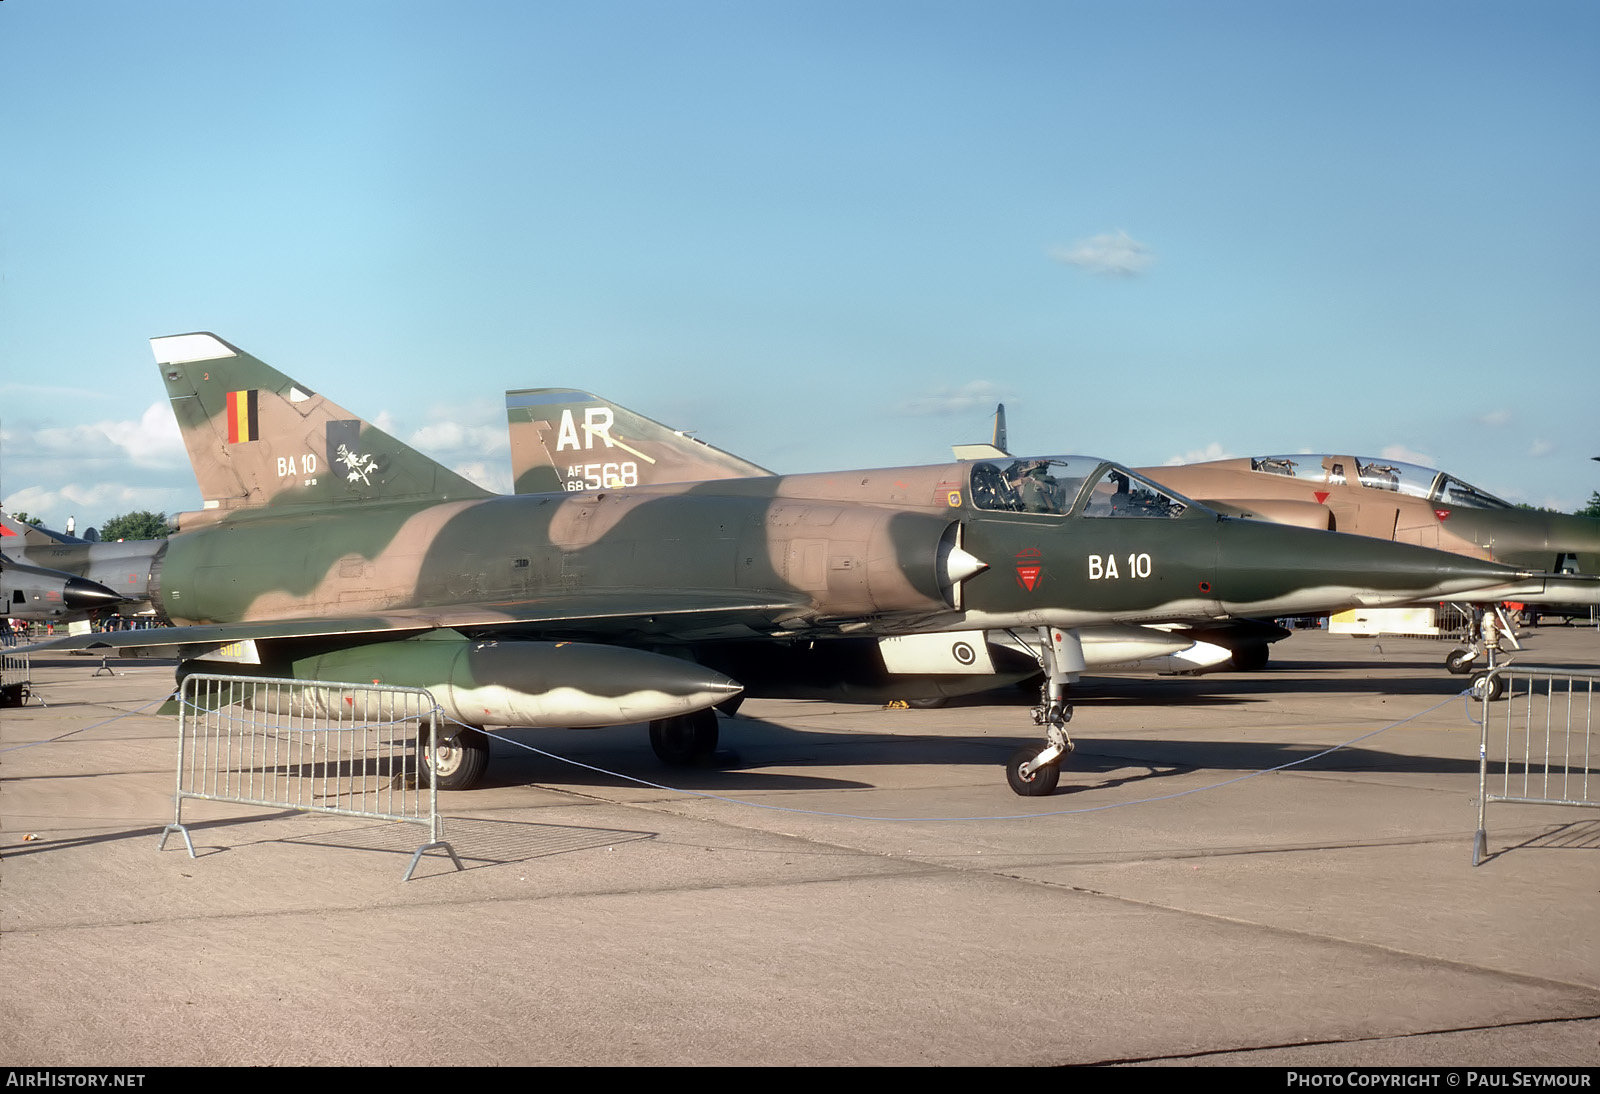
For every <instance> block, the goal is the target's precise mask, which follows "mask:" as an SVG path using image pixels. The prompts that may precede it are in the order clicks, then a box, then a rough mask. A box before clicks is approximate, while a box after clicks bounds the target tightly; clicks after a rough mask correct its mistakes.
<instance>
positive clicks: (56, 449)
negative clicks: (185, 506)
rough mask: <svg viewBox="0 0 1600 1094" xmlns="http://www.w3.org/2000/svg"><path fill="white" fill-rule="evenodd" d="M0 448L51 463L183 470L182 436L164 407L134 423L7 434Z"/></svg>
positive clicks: (155, 407) (153, 405)
mask: <svg viewBox="0 0 1600 1094" xmlns="http://www.w3.org/2000/svg"><path fill="white" fill-rule="evenodd" d="M4 443H5V445H6V447H7V449H8V451H9V452H11V453H16V452H18V451H19V450H21V451H24V452H27V453H28V454H29V455H30V456H34V457H40V458H45V459H51V460H104V459H115V460H119V461H121V462H125V463H127V464H131V465H133V466H134V467H152V468H170V467H183V466H188V458H187V456H186V455H185V453H184V449H183V435H182V434H181V433H180V432H179V431H178V423H177V421H176V420H175V419H174V418H173V416H172V408H171V407H170V406H168V405H167V404H166V403H164V402H160V403H151V404H150V406H149V407H148V408H147V409H146V410H145V412H144V413H143V414H142V415H141V416H140V417H139V420H138V421H129V420H127V419H123V420H121V421H103V422H95V423H94V424H93V425H71V426H46V427H44V428H42V429H23V430H18V431H12V430H7V431H6V432H5V435H4Z"/></svg>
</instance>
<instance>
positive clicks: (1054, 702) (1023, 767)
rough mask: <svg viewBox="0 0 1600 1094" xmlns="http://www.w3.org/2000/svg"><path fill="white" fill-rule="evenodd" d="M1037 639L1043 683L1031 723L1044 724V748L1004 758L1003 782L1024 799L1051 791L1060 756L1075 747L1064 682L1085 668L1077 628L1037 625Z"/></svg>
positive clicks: (1065, 683) (1058, 767) (1057, 773)
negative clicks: (1004, 779) (1068, 724)
mask: <svg viewBox="0 0 1600 1094" xmlns="http://www.w3.org/2000/svg"><path fill="white" fill-rule="evenodd" d="M1039 640H1040V649H1039V666H1040V668H1042V669H1044V676H1045V683H1044V686H1043V687H1041V688H1040V689H1039V705H1038V706H1036V707H1034V708H1033V724H1034V725H1036V726H1044V727H1045V743H1044V747H1043V748H1042V749H1040V748H1033V747H1031V746H1030V747H1027V748H1019V749H1018V750H1017V751H1015V752H1013V753H1012V754H1011V759H1009V760H1007V761H1006V782H1008V783H1010V784H1011V789H1012V790H1013V791H1014V792H1016V793H1017V794H1020V795H1022V796H1023V797H1025V798H1042V797H1044V796H1045V795H1047V794H1051V793H1054V791H1055V788H1056V783H1057V782H1059V781H1060V779H1061V758H1062V757H1063V756H1065V755H1066V754H1067V753H1069V752H1071V751H1072V750H1073V749H1074V748H1075V747H1076V746H1075V745H1074V744H1073V743H1072V737H1071V736H1070V735H1069V734H1068V733H1067V723H1068V722H1070V721H1072V707H1071V705H1070V704H1068V702H1067V685H1068V684H1070V683H1071V682H1072V681H1073V680H1074V679H1076V678H1077V675H1078V673H1080V672H1082V671H1083V668H1084V660H1083V644H1082V642H1081V641H1080V640H1079V638H1078V634H1077V632H1076V631H1065V630H1058V629H1056V628H1054V627H1040V628H1039Z"/></svg>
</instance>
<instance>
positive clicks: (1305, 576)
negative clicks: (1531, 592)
mask: <svg viewBox="0 0 1600 1094" xmlns="http://www.w3.org/2000/svg"><path fill="white" fill-rule="evenodd" d="M1217 548H1218V550H1217V583H1216V584H1217V594H1218V598H1219V599H1221V600H1222V601H1224V602H1225V603H1227V604H1229V605H1231V606H1236V608H1237V609H1242V610H1248V611H1251V612H1258V613H1261V614H1268V613H1270V614H1283V613H1286V612H1290V611H1306V612H1324V611H1343V610H1345V609H1347V608H1353V607H1375V606H1379V605H1384V604H1406V603H1411V602H1414V601H1420V600H1427V599H1429V598H1430V597H1435V596H1446V595H1449V594H1451V593H1458V592H1470V591H1472V590H1474V589H1487V588H1491V587H1493V586H1496V585H1502V584H1505V583H1506V582H1509V581H1513V580H1515V579H1516V578H1517V576H1518V573H1519V571H1517V570H1516V569H1514V568H1512V567H1510V566H1502V565H1500V564H1498V563H1494V562H1485V561H1483V560H1480V559H1475V558H1469V557H1467V556H1465V555H1453V554H1449V553H1447V552H1444V551H1434V550H1430V549H1428V548H1426V547H1414V546H1411V545H1410V544H1405V543H1393V542H1391V541H1389V540H1383V539H1373V538H1370V537H1367V536H1355V535H1347V534H1340V533H1337V532H1319V531H1313V530H1310V529H1305V528H1293V527H1287V526H1283V525H1271V524H1264V523H1259V522H1255V521H1243V520H1227V519H1225V520H1224V521H1223V522H1222V528H1221V529H1220V530H1219V536H1218V543H1217Z"/></svg>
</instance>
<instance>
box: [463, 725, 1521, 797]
mask: <svg viewBox="0 0 1600 1094" xmlns="http://www.w3.org/2000/svg"><path fill="white" fill-rule="evenodd" d="M919 713H920V712H916V711H904V712H888V711H886V712H885V716H886V717H890V716H894V717H896V721H894V722H893V723H891V724H888V725H887V726H886V728H885V729H884V730H883V731H881V732H827V731H808V730H804V729H796V728H794V727H792V726H787V725H782V724H778V723H773V722H767V721H764V720H762V719H759V718H750V717H745V716H740V717H739V718H736V719H731V720H730V719H724V720H722V722H721V726H722V735H723V741H724V747H722V748H719V749H718V750H717V751H716V752H715V753H714V754H713V755H712V756H711V757H710V759H709V760H708V761H707V762H706V763H704V764H701V765H698V766H693V767H671V768H669V767H663V766H662V765H661V764H659V763H658V762H657V761H656V760H655V758H654V756H653V755H651V753H650V751H649V748H648V746H646V745H644V744H643V743H642V742H638V743H634V742H630V741H627V740H625V739H624V740H618V741H616V743H615V745H614V747H607V744H610V742H606V743H604V744H603V743H601V742H595V743H594V744H592V745H589V746H586V747H584V748H583V749H582V751H581V753H577V754H575V755H574V756H573V757H572V758H573V759H576V760H578V761H579V762H580V763H583V764H587V765H592V768H594V769H599V770H594V769H591V767H579V766H575V765H573V764H569V763H565V762H562V761H561V760H557V759H552V758H550V756H544V755H539V754H537V753H532V752H527V751H524V750H522V749H520V748H518V747H517V746H516V745H515V744H513V743H509V742H508V741H506V740H496V741H494V742H493V745H492V747H493V753H494V760H493V762H492V763H491V764H490V768H489V777H488V779H486V780H485V782H484V784H483V788H488V787H500V788H509V787H516V786H527V785H530V784H532V785H548V786H552V787H553V788H561V787H594V788H601V787H618V786H623V785H628V784H630V783H632V782H633V780H639V781H641V782H644V783H648V784H650V785H651V786H659V787H663V788H665V789H667V790H681V791H686V792H690V793H711V794H716V795H719V796H720V795H728V796H736V795H737V794H739V793H741V792H751V791H763V790H868V789H874V788H875V786H876V784H875V783H874V782H871V781H866V780H863V779H860V778H856V779H846V778H839V777H838V776H837V774H836V772H837V771H838V770H839V769H840V768H842V767H847V768H851V769H855V770H859V769H861V768H871V767H877V766H883V767H905V766H906V765H908V764H918V765H945V766H978V767H993V768H995V769H996V770H998V769H999V767H1000V765H1001V764H1002V763H1003V762H1004V760H1005V758H1006V757H1007V756H1008V755H1009V754H1010V753H1011V752H1012V751H1013V750H1014V749H1016V748H1019V747H1021V746H1023V745H1025V744H1030V743H1032V742H1033V740H1034V738H1033V737H1032V736H1031V735H1029V733H1028V731H1027V728H1026V727H1021V726H1019V727H1018V731H1017V733H1016V734H1015V735H1012V734H1006V735H1001V736H990V737H983V738H979V737H961V736H949V735H943V734H941V735H928V734H921V733H917V732H915V721H916V718H917V716H918V714H919ZM1166 718H1167V720H1168V721H1169V723H1170V724H1172V725H1173V726H1174V728H1173V730H1172V734H1171V735H1170V736H1163V735H1161V731H1160V730H1154V731H1153V735H1152V736H1151V737H1124V736H1116V735H1096V734H1095V733H1094V732H1093V731H1092V729H1091V728H1089V727H1087V726H1084V727H1082V728H1081V729H1080V732H1079V736H1078V749H1077V751H1075V752H1074V753H1073V754H1072V755H1071V756H1069V757H1068V758H1067V760H1066V761H1065V763H1064V764H1063V767H1062V784H1061V787H1060V789H1059V790H1058V791H1057V795H1062V794H1074V793H1083V792H1086V791H1093V790H1107V789H1111V788H1113V787H1117V786H1122V785H1126V784H1129V783H1136V782H1144V781H1147V780H1152V779H1162V778H1166V777H1169V776H1173V775H1183V774H1187V773H1190V772H1193V771H1196V770H1215V771H1223V772H1229V773H1237V772H1248V771H1264V770H1268V769H1271V768H1277V767H1281V766H1283V765H1285V764H1289V763H1291V762H1294V761H1299V760H1304V761H1306V762H1304V763H1300V764H1297V766H1296V767H1295V768H1294V770H1297V771H1316V772H1406V773H1414V774H1444V775H1460V776H1462V777H1464V778H1468V779H1470V778H1472V777H1474V776H1476V774H1477V772H1478V763H1477V760H1476V759H1475V758H1472V757H1470V756H1467V755H1463V756H1461V757H1459V758H1453V757H1440V756H1418V755H1408V754H1404V753H1399V752H1393V751H1389V750H1386V749H1383V748H1380V747H1373V746H1372V745H1356V746H1352V747H1349V748H1340V749H1338V750H1336V751H1334V752H1331V753H1328V754H1327V755H1322V756H1319V755H1318V754H1319V753H1322V752H1324V751H1326V749H1327V746H1326V745H1324V744H1320V743H1308V742H1304V741H1297V740H1285V741H1260V740H1257V741H1238V740H1218V739H1214V738H1213V737H1210V736H1208V737H1207V738H1196V737H1187V736H1184V733H1185V731H1184V730H1183V729H1182V720H1181V712H1180V711H1173V712H1171V714H1170V715H1167V716H1166ZM1462 729H1463V731H1464V732H1465V731H1469V729H1470V727H1468V726H1466V725H1465V724H1464V725H1463V727H1462ZM1361 732H1363V731H1362V730H1358V729H1351V730H1350V731H1349V736H1350V737H1356V736H1359V735H1360V733H1361ZM1208 733H1215V731H1214V730H1212V731H1208ZM507 736H508V737H511V738H513V739H514V738H515V737H516V736H519V735H518V734H516V733H512V734H507ZM1475 739H1476V735H1475V734H1474V740H1475ZM535 741H537V738H535ZM536 747H539V748H541V749H543V750H544V751H547V752H549V753H551V755H552V756H559V755H561V754H562V753H561V749H560V745H559V744H551V743H550V742H548V741H542V742H538V743H537V744H536ZM1312 757H1316V758H1314V759H1313V758H1312ZM767 767H774V768H783V769H785V770H783V771H767V770H763V768H767ZM808 768H819V769H828V770H829V771H830V772H834V773H830V774H827V775H823V774H817V775H812V774H808V773H806V769H808ZM1130 768H1134V769H1136V770H1133V771H1130ZM797 769H798V770H797ZM1503 770H1504V767H1503V765H1502V764H1499V763H1496V762H1491V763H1490V764H1489V773H1490V775H1491V777H1495V776H1498V775H1500V774H1501V772H1502V771H1503ZM1520 770H1521V769H1520V767H1514V768H1513V774H1514V775H1515V774H1518V773H1520ZM996 788H997V791H999V790H1003V789H1004V787H1003V784H1002V783H1000V782H999V781H998V780H997V781H996ZM473 793H475V791H466V792H464V794H463V799H462V800H470V798H471V795H472V794H473Z"/></svg>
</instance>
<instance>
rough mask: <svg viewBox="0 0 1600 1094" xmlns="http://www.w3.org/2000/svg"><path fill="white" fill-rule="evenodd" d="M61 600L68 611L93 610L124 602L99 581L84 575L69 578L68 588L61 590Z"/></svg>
mask: <svg viewBox="0 0 1600 1094" xmlns="http://www.w3.org/2000/svg"><path fill="white" fill-rule="evenodd" d="M61 600H62V603H64V604H65V605H66V606H67V610H68V611H74V612H92V611H95V610H97V609H99V608H108V607H110V606H111V605H113V604H120V603H122V597H121V596H119V595H117V594H116V593H114V592H112V591H111V590H110V589H108V588H106V587H105V586H104V585H101V584H100V583H99V582H95V581H90V580H89V579H88V578H84V577H74V578H69V579H68V580H67V585H66V588H65V589H63V590H62V592H61Z"/></svg>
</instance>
